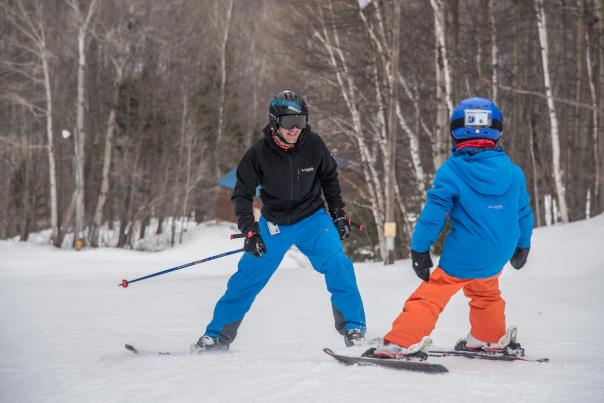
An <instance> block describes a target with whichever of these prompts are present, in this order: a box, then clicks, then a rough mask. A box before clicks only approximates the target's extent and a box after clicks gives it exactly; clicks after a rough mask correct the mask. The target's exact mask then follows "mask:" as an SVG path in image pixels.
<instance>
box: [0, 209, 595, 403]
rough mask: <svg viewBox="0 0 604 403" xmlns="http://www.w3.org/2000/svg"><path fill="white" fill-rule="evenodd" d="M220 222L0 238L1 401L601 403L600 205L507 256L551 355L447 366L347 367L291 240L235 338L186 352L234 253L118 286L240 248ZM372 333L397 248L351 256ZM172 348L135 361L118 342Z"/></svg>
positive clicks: (404, 288)
mask: <svg viewBox="0 0 604 403" xmlns="http://www.w3.org/2000/svg"><path fill="white" fill-rule="evenodd" d="M232 231H233V227H232V226H231V225H227V224H224V225H209V224H203V225H199V226H198V227H197V228H196V229H195V230H194V232H193V234H192V236H191V237H190V240H189V241H188V242H187V243H186V244H183V245H181V246H180V247H177V248H174V249H171V250H167V251H164V252H159V253H150V252H132V251H124V250H116V249H97V250H87V251H83V252H74V251H67V250H56V249H53V248H51V247H48V246H39V245H32V244H27V243H16V242H0V326H1V330H0V346H1V347H2V350H3V351H2V354H0V401H1V402H380V403H384V402H402V401H405V402H448V403H455V402H463V403H467V402H489V403H497V402H502V403H503V402H505V403H509V402H514V403H519V402H603V401H604V353H602V339H603V337H604V324H603V322H604V321H603V317H604V315H603V310H604V308H603V307H604V291H603V290H604V280H603V279H604V275H603V273H602V269H603V268H604V264H603V263H602V251H603V247H604V241H603V239H604V216H599V217H596V218H593V219H591V220H588V221H582V222H577V223H573V224H569V225H560V226H555V227H547V228H542V229H538V230H536V231H535V234H534V237H533V247H532V250H531V255H530V257H529V262H528V264H527V265H526V266H525V267H524V268H523V269H522V270H520V271H516V270H514V269H512V268H511V267H510V266H506V267H505V269H504V273H503V276H502V278H501V287H502V291H503V295H504V298H505V299H506V301H507V319H508V323H509V324H516V325H517V326H518V328H519V341H520V342H521V343H522V345H523V346H524V347H525V348H526V350H527V352H528V354H530V355H532V356H535V357H549V358H550V359H551V362H550V363H546V364H540V363H526V362H512V363H506V362H490V361H476V360H468V359H465V358H452V357H447V358H440V359H438V358H436V359H431V360H432V361H433V362H439V363H442V364H444V365H446V366H447V367H448V368H449V370H450V373H448V374H444V375H428V374H417V373H411V372H402V371H396V370H392V369H386V368H376V367H346V366H343V365H341V364H339V363H337V362H336V361H335V360H333V359H332V358H330V357H328V356H327V355H325V354H324V353H323V352H322V351H321V350H322V348H323V347H326V346H328V347H332V348H334V349H336V350H337V351H339V352H345V351H347V352H349V353H351V352H354V353H360V352H361V351H362V349H356V350H346V349H345V348H344V343H343V340H342V338H341V336H339V335H338V334H337V333H336V331H335V330H334V329H333V322H332V313H331V307H330V303H329V295H328V293H327V291H326V289H325V285H324V282H323V278H322V276H321V275H320V274H318V273H317V272H315V271H314V270H313V269H312V267H311V266H310V264H309V262H308V260H306V259H305V258H304V257H303V256H302V255H300V253H299V252H297V251H295V250H292V251H290V252H289V254H288V256H287V257H286V259H285V260H284V261H283V263H282V266H281V267H280V269H279V270H278V271H277V273H276V274H275V276H274V277H273V278H272V279H271V281H270V282H269V284H268V286H267V287H266V288H265V289H264V291H263V292H262V293H261V294H260V295H259V296H258V298H257V299H256V302H255V304H254V306H253V307H252V309H251V310H250V312H249V313H248V315H247V317H246V318H245V320H244V322H243V324H242V326H241V327H240V329H239V335H238V338H237V340H236V341H235V343H233V345H232V346H231V350H230V351H229V352H228V353H225V354H206V355H201V356H191V355H189V354H187V353H186V352H187V351H188V347H189V345H190V344H191V343H192V342H194V341H196V340H197V338H198V337H199V336H200V335H201V334H202V332H203V330H204V328H205V324H206V323H207V322H208V321H209V320H210V318H211V315H212V311H213V307H214V304H215V302H216V300H217V299H218V298H219V297H220V296H221V295H222V293H223V292H224V290H225V287H226V282H227V279H228V277H229V275H230V274H231V273H232V272H233V271H234V270H235V268H236V263H237V259H238V256H232V257H228V258H224V259H221V260H217V261H212V262H210V263H206V264H202V265H199V266H194V267H191V268H187V269H184V270H180V271H176V272H173V273H169V274H167V275H164V276H160V277H155V278H152V279H149V280H145V281H141V282H139V283H136V284H132V285H131V286H130V287H128V288H127V289H123V288H121V287H118V286H117V284H118V283H120V282H121V280H122V279H123V278H128V279H133V278H136V277H139V276H142V275H145V274H148V273H152V272H156V271H160V270H162V269H165V268H169V267H172V266H177V265H180V264H183V263H186V262H189V261H192V260H197V259H200V258H203V257H207V256H211V255H214V254H216V253H219V252H223V251H228V250H231V249H237V248H239V247H241V241H229V240H228V235H229V234H230V233H231V232H232ZM356 271H357V277H358V282H359V287H360V289H361V293H362V295H363V299H364V303H365V308H366V313H367V318H368V337H369V338H371V337H378V336H382V335H383V334H384V333H385V332H386V331H387V330H389V327H390V324H391V322H392V320H393V319H394V318H395V316H396V315H397V314H398V313H399V311H400V309H401V307H402V304H403V302H404V300H405V299H406V297H407V296H408V295H409V294H410V293H411V292H412V291H413V290H414V289H415V288H416V287H417V286H418V284H419V280H418V279H417V278H416V277H415V275H414V274H413V271H412V269H411V267H410V263H409V261H408V260H404V261H399V262H397V263H396V265H394V266H389V267H384V266H383V265H382V264H381V263H369V264H357V265H356ZM467 317H468V305H467V301H466V299H465V297H464V296H463V295H462V294H461V293H460V294H459V295H457V296H455V297H454V298H453V299H452V300H451V302H450V304H449V306H448V307H447V309H446V310H445V312H444V313H443V315H442V316H441V319H440V321H439V322H438V325H437V328H436V330H435V331H434V332H433V334H432V337H433V339H434V342H435V344H436V345H437V346H438V347H450V346H453V345H454V343H455V341H456V339H457V338H459V337H461V336H464V335H465V334H466V333H467V332H468V329H469V324H468V318H467ZM124 343H131V344H133V345H135V346H137V347H139V348H142V349H149V350H160V351H172V352H179V353H180V354H176V355H173V356H156V357H142V356H136V355H134V354H132V353H130V352H128V351H126V350H125V349H124V347H123V346H124Z"/></svg>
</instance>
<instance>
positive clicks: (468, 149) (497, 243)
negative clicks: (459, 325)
mask: <svg viewBox="0 0 604 403" xmlns="http://www.w3.org/2000/svg"><path fill="white" fill-rule="evenodd" d="M502 120H503V117H502V114H501V111H500V110H499V108H498V107H497V106H496V105H495V103H494V102H492V101H490V100H487V99H484V98H469V99H465V100H463V101H461V102H460V103H459V105H457V106H456V107H455V109H454V110H453V113H452V115H451V121H450V132H451V136H452V138H453V143H454V147H453V154H452V155H451V157H450V158H449V159H448V160H447V161H446V162H445V163H444V164H443V165H442V166H441V167H440V169H439V170H438V172H437V173H436V176H435V178H434V183H433V187H432V189H430V190H428V192H427V200H426V204H425V205H424V208H423V210H422V212H421V215H420V217H419V220H418V222H417V225H416V227H415V231H414V233H413V237H412V241H411V259H412V264H413V270H415V273H416V274H417V276H418V277H419V278H420V279H422V280H423V282H422V283H421V285H420V286H419V287H418V288H417V290H415V292H414V293H413V294H412V295H411V296H410V297H409V299H407V301H406V302H405V305H404V308H403V311H402V312H401V314H400V315H399V316H398V317H397V318H396V320H395V321H394V323H393V325H392V329H391V330H390V332H388V333H387V334H386V335H385V336H384V340H383V343H382V344H381V345H379V346H378V347H377V348H376V350H375V352H374V355H376V356H378V357H382V358H402V357H403V356H407V357H410V356H413V355H416V356H420V355H422V354H421V352H425V351H427V350H428V348H429V346H430V344H431V340H430V338H429V337H428V336H429V335H430V333H431V332H432V330H433V329H434V327H435V325H436V321H437V319H438V316H439V314H440V313H441V312H442V310H443V309H444V308H445V306H446V305H447V303H448V302H449V299H450V298H451V297H452V296H453V295H454V294H455V293H457V292H458V291H459V290H460V289H463V291H464V294H465V295H466V296H467V297H468V298H470V332H469V334H468V335H467V336H466V337H465V339H462V340H460V341H458V343H457V346H456V348H457V349H467V350H481V351H484V350H489V351H506V352H507V353H508V354H514V353H517V352H519V351H520V345H519V344H518V343H516V342H515V328H514V327H510V328H509V329H508V330H507V331H506V324H505V315H504V308H505V302H504V300H503V299H502V298H501V293H500V290H499V276H500V274H501V271H502V269H503V266H504V265H505V264H506V263H507V261H508V260H509V261H510V263H511V264H512V266H513V267H514V268H515V269H521V268H522V267H523V266H524V265H525V263H526V260H527V257H528V254H529V250H530V241H531V234H532V229H533V213H532V210H531V207H530V205H529V199H530V198H529V195H528V194H527V191H526V185H525V177H524V173H523V172H522V170H521V169H520V168H519V167H518V166H517V165H515V164H513V163H512V161H511V160H510V158H509V157H508V156H507V155H506V154H505V152H504V151H503V149H502V148H500V147H497V141H498V140H499V138H500V137H501V132H502V129H503V125H502ZM447 216H448V217H449V218H450V220H451V225H452V228H451V230H450V232H449V234H448V236H447V239H446V241H445V243H444V246H443V253H442V256H441V258H440V261H439V264H438V267H437V268H436V270H434V271H433V272H432V274H430V268H431V267H432V259H431V257H430V247H431V245H432V244H433V243H434V242H435V241H436V239H437V237H438V235H439V234H440V232H441V231H442V229H443V227H444V225H445V221H446V218H447Z"/></svg>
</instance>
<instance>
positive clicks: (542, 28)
mask: <svg viewBox="0 0 604 403" xmlns="http://www.w3.org/2000/svg"><path fill="white" fill-rule="evenodd" d="M535 7H536V12H537V29H538V30H539V43H540V46H541V61H542V64H543V81H544V85H545V93H546V96H547V108H548V114H549V118H550V124H551V130H550V139H551V146H552V168H553V175H554V183H555V187H556V193H557V196H558V206H559V209H560V210H559V211H560V220H561V221H562V223H567V222H568V208H567V205H566V188H565V185H564V182H563V179H562V168H561V166H560V133H559V128H558V116H557V114H556V105H555V104H554V98H553V92H552V86H551V78H550V69H549V46H548V43H547V23H546V17H545V10H544V9H543V0H535Z"/></svg>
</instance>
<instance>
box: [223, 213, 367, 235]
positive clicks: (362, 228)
mask: <svg viewBox="0 0 604 403" xmlns="http://www.w3.org/2000/svg"><path fill="white" fill-rule="evenodd" d="M348 225H350V227H351V228H354V229H356V230H357V231H361V232H364V231H365V225H364V224H359V223H356V222H354V221H352V220H351V219H350V218H349V219H348ZM239 238H247V235H245V234H231V239H239Z"/></svg>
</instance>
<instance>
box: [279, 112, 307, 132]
mask: <svg viewBox="0 0 604 403" xmlns="http://www.w3.org/2000/svg"><path fill="white" fill-rule="evenodd" d="M307 121H308V116H307V115H281V116H279V127H282V128H284V129H286V130H291V129H293V128H294V127H298V129H304V128H305V127H306V123H307Z"/></svg>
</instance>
